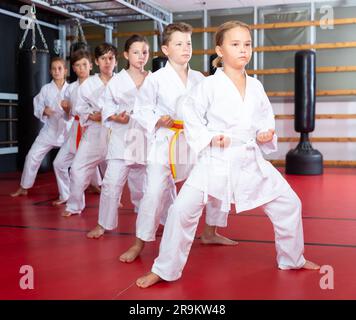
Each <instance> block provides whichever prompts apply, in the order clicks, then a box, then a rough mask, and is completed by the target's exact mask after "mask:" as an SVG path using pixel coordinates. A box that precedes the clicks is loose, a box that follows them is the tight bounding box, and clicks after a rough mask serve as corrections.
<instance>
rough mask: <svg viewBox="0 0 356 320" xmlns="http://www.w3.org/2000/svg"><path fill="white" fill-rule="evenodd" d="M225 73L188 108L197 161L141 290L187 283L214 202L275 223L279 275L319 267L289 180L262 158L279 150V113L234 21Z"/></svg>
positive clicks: (223, 57) (222, 46)
mask: <svg viewBox="0 0 356 320" xmlns="http://www.w3.org/2000/svg"><path fill="white" fill-rule="evenodd" d="M215 40H216V52H217V54H218V56H219V57H218V58H217V61H215V63H216V66H221V61H223V66H224V68H223V69H218V70H217V71H216V73H215V74H214V75H213V76H210V77H208V78H206V79H205V80H203V81H202V82H201V83H199V84H198V85H197V86H196V87H194V88H193V89H192V90H191V91H190V93H189V94H188V95H187V97H186V99H185V100H184V101H183V102H182V112H183V120H184V124H185V135H186V138H187V141H188V144H189V145H190V147H191V148H193V150H194V151H195V152H196V153H197V154H198V155H199V159H198V162H197V163H196V165H195V166H194V168H193V170H192V171H191V173H190V176H189V178H188V179H187V181H186V182H185V184H184V186H183V187H182V189H181V191H180V193H179V195H178V197H177V199H176V200H175V202H174V204H173V205H172V206H171V208H170V211H169V213H168V218H167V222H166V226H165V229H164V233H163V237H162V240H161V245H160V253H159V256H158V257H157V258H156V260H155V262H154V264H153V267H152V270H151V273H149V274H148V275H145V276H143V277H141V278H139V279H138V280H137V282H136V284H137V285H138V286H139V287H142V288H146V287H149V286H151V285H153V284H155V283H156V282H158V281H160V280H162V279H163V280H166V281H174V280H177V279H179V278H180V277H181V274H182V270H183V268H184V266H185V264H186V261H187V258H188V254H189V251H190V248H191V245H192V242H193V240H194V235H195V232H196V228H197V225H198V222H199V218H200V216H201V212H202V210H203V208H204V206H205V204H206V202H207V200H208V198H215V199H220V200H221V202H222V207H221V209H222V210H223V211H227V210H229V209H230V204H231V203H235V205H236V211H237V212H241V211H244V210H249V209H253V208H255V207H258V206H263V209H264V211H265V213H266V214H267V215H268V217H269V218H270V220H271V222H272V224H273V227H274V231H275V242H276V250H277V264H278V267H279V268H280V269H283V270H286V269H299V268H304V269H313V270H316V269H318V268H319V266H318V265H316V264H315V263H313V262H310V261H307V260H305V258H304V256H303V251H304V241H303V228H302V219H301V202H300V200H299V198H298V196H297V195H296V194H295V192H294V191H293V190H292V188H291V187H290V186H289V184H288V183H287V181H286V180H285V179H284V178H283V177H282V175H281V174H280V173H279V172H278V171H277V170H276V169H275V168H274V167H273V166H272V165H271V164H270V162H268V161H266V160H265V159H264V158H263V156H262V153H261V149H262V150H263V151H264V152H265V153H270V152H272V151H275V150H276V142H277V137H276V135H275V134H274V115H273V111H272V106H271V104H270V102H269V100H268V98H267V95H266V93H265V91H264V89H263V86H262V84H261V83H260V82H259V81H258V80H257V79H254V78H252V77H249V76H247V74H246V71H245V66H246V65H247V64H248V62H249V61H250V58H251V53H252V49H251V47H252V40H251V33H250V29H249V27H248V25H246V24H244V23H242V22H239V21H230V22H227V23H224V24H223V25H221V26H220V27H219V28H218V30H217V33H216V38H215Z"/></svg>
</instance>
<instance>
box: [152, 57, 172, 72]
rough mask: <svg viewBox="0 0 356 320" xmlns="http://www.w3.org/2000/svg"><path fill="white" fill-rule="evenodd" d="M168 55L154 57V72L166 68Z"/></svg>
mask: <svg viewBox="0 0 356 320" xmlns="http://www.w3.org/2000/svg"><path fill="white" fill-rule="evenodd" d="M167 60H168V59H167V58H166V57H156V58H153V59H152V72H155V71H157V70H159V69H161V68H164V66H165V65H166V62H167Z"/></svg>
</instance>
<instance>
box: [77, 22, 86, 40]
mask: <svg viewBox="0 0 356 320" xmlns="http://www.w3.org/2000/svg"><path fill="white" fill-rule="evenodd" d="M78 29H79V33H80V36H81V38H82V40H81V41H83V42H84V43H85V44H87V40H86V39H85V36H84V32H83V28H82V25H81V23H80V21H79V19H78Z"/></svg>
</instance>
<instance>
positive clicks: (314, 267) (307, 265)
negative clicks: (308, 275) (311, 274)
mask: <svg viewBox="0 0 356 320" xmlns="http://www.w3.org/2000/svg"><path fill="white" fill-rule="evenodd" d="M302 269H306V270H319V269H320V266H319V265H317V264H316V263H314V262H311V261H308V260H306V261H305V263H304V266H303V267H302Z"/></svg>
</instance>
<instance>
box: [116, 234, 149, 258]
mask: <svg viewBox="0 0 356 320" xmlns="http://www.w3.org/2000/svg"><path fill="white" fill-rule="evenodd" d="M144 246H145V243H144V242H143V241H142V240H140V239H136V242H135V244H134V245H133V246H132V247H131V248H130V249H129V250H127V251H126V252H124V253H123V254H122V255H121V256H120V257H119V260H120V261H121V262H126V263H130V262H133V261H134V260H135V259H136V258H137V257H138V256H139V254H140V253H141V251H142V250H143V248H144Z"/></svg>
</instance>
